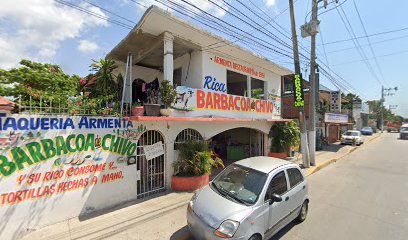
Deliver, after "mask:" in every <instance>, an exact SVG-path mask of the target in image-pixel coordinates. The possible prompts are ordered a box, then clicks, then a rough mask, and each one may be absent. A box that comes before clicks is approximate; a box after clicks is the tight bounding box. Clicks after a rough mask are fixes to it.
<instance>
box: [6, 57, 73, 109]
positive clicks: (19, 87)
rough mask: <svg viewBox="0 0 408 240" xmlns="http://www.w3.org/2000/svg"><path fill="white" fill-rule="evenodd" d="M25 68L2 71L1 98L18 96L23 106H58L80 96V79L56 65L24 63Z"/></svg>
mask: <svg viewBox="0 0 408 240" xmlns="http://www.w3.org/2000/svg"><path fill="white" fill-rule="evenodd" d="M20 64H21V65H22V66H21V67H18V68H12V69H10V70H4V69H0V95H2V96H8V97H14V98H15V99H17V100H19V101H21V104H22V105H25V106H29V105H30V97H31V104H32V105H33V106H39V105H40V99H41V104H42V106H50V105H51V104H52V105H54V106H58V105H57V104H59V103H61V104H63V103H66V102H68V99H69V98H70V97H72V96H76V95H77V94H78V89H79V79H80V78H79V76H77V75H73V76H70V75H68V74H65V73H64V72H63V71H62V69H61V67H59V66H58V65H55V64H48V63H38V62H33V61H30V60H25V59H23V60H21V61H20Z"/></svg>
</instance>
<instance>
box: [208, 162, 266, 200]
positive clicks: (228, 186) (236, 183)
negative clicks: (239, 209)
mask: <svg viewBox="0 0 408 240" xmlns="http://www.w3.org/2000/svg"><path fill="white" fill-rule="evenodd" d="M266 179H267V174H266V173H262V172H260V171H257V170H255V169H251V168H247V167H244V166H240V165H237V164H232V165H230V166H228V167H227V168H226V169H225V170H224V171H223V172H222V173H220V174H219V175H218V176H217V177H216V178H215V179H214V180H213V181H212V183H211V187H212V189H213V190H214V191H216V192H218V193H219V194H220V195H222V196H223V197H225V198H228V199H230V200H231V201H234V202H238V203H241V204H245V205H252V204H254V203H255V202H256V201H257V200H258V197H259V194H260V193H261V191H262V188H263V186H264V185H265V181H266Z"/></svg>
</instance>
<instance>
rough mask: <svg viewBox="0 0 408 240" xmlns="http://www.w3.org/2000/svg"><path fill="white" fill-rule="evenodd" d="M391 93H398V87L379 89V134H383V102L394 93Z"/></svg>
mask: <svg viewBox="0 0 408 240" xmlns="http://www.w3.org/2000/svg"><path fill="white" fill-rule="evenodd" d="M391 91H398V87H394V88H384V86H382V87H381V100H380V101H381V132H384V102H385V98H384V97H386V96H392V95H394V93H393V92H391ZM390 108H391V107H390ZM390 110H391V109H390Z"/></svg>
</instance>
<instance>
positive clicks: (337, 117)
mask: <svg viewBox="0 0 408 240" xmlns="http://www.w3.org/2000/svg"><path fill="white" fill-rule="evenodd" d="M324 122H326V123H348V115H346V114H337V113H325V114H324Z"/></svg>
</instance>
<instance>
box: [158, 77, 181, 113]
mask: <svg viewBox="0 0 408 240" xmlns="http://www.w3.org/2000/svg"><path fill="white" fill-rule="evenodd" d="M159 93H160V98H161V101H162V102H163V103H164V108H163V109H160V114H161V115H162V116H166V117H168V116H171V114H172V113H173V109H172V108H170V107H171V104H172V103H174V101H176V97H177V91H176V89H174V87H173V86H172V84H171V83H170V82H169V81H167V80H164V81H163V82H162V83H161V86H160V88H159Z"/></svg>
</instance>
